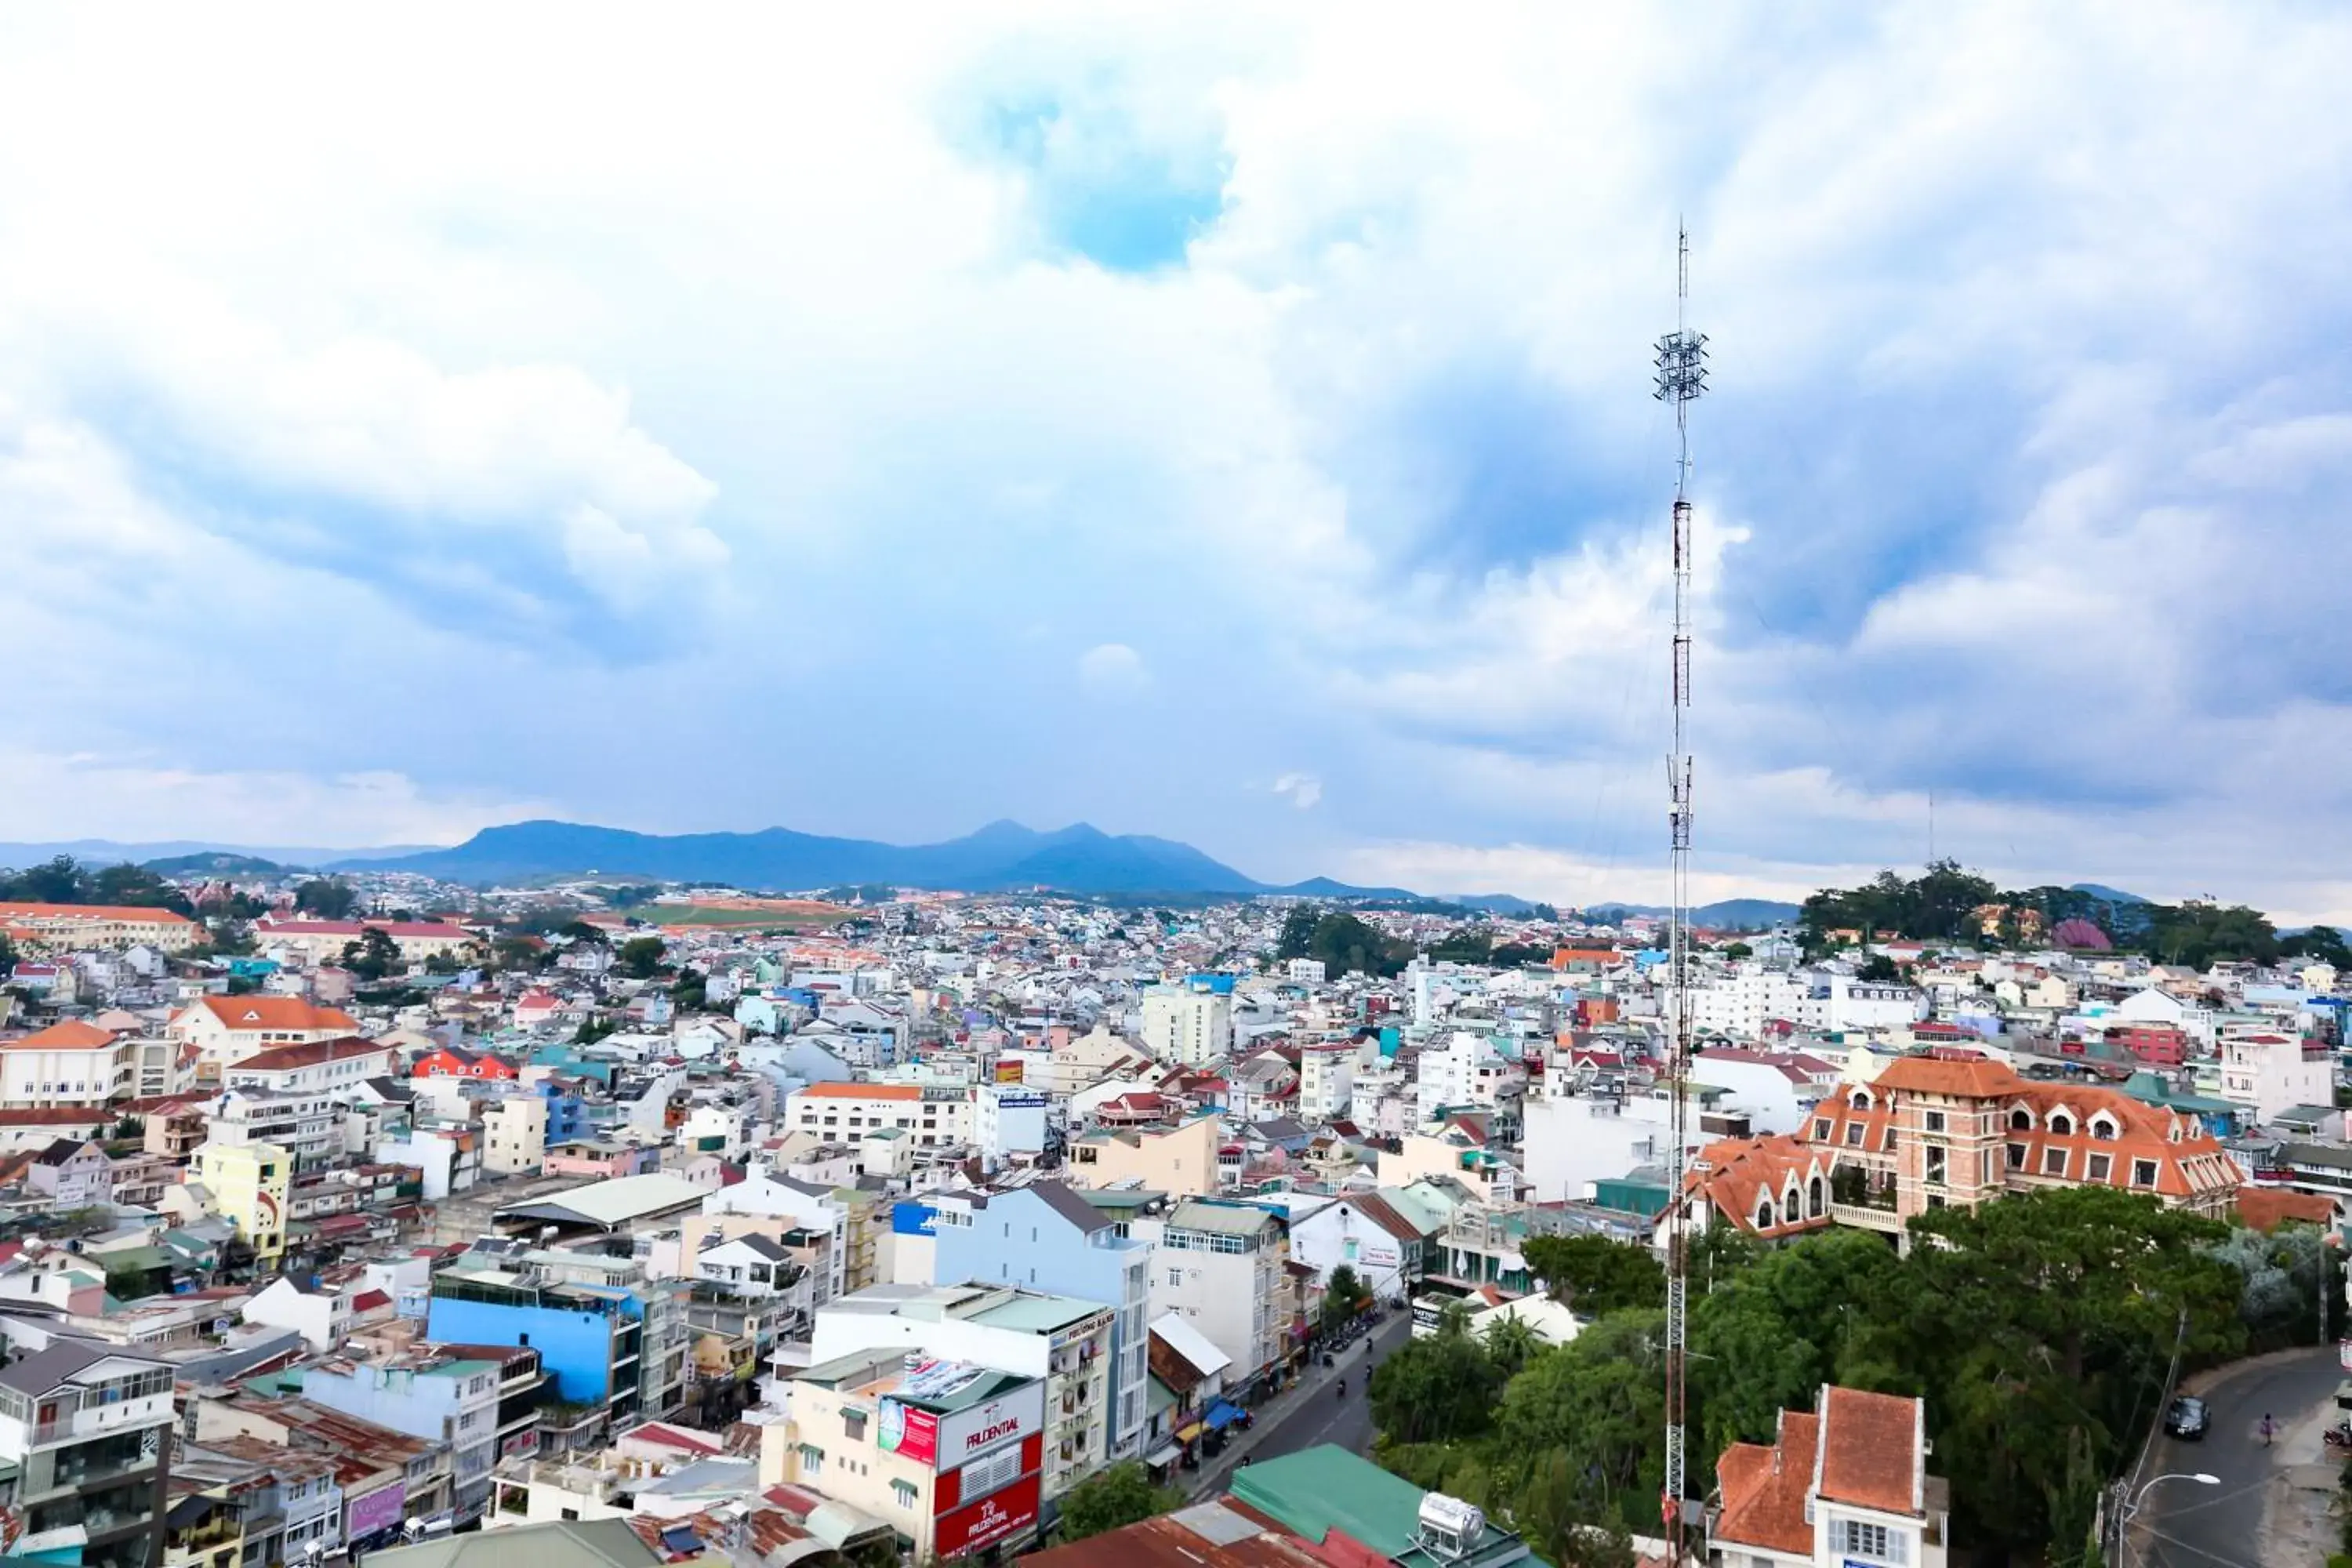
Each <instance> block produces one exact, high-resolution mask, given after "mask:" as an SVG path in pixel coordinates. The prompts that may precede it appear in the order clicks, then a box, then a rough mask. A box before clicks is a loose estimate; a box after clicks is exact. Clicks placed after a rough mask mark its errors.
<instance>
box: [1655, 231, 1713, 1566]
mask: <svg viewBox="0 0 2352 1568" xmlns="http://www.w3.org/2000/svg"><path fill="white" fill-rule="evenodd" d="M1689 309H1690V231H1689V230H1687V229H1684V230H1682V231H1680V232H1679V233H1678V234H1677V235H1676V236H1675V330H1674V331H1671V332H1669V333H1667V334H1666V335H1665V336H1664V337H1663V338H1660V339H1659V340H1658V357H1657V366H1658V376H1657V386H1658V390H1657V396H1658V399H1659V401H1660V402H1662V403H1669V404H1672V405H1674V410H1675V442H1676V453H1675V510H1674V573H1675V625H1674V644H1673V672H1672V676H1671V681H1672V685H1673V691H1674V750H1673V751H1672V752H1668V753H1667V756H1666V822H1667V826H1668V829H1669V831H1670V833H1671V836H1672V837H1671V843H1672V846H1673V847H1672V851H1671V862H1672V871H1671V880H1672V882H1673V884H1674V886H1673V889H1672V894H1671V900H1670V901H1671V903H1672V906H1673V912H1672V913H1671V914H1670V916H1669V917H1668V925H1667V928H1666V974H1667V980H1668V991H1667V997H1668V1001H1667V1007H1666V1040H1665V1049H1666V1063H1665V1068H1666V1071H1665V1078H1666V1079H1667V1089H1668V1093H1669V1094H1670V1096H1671V1098H1672V1104H1673V1112H1672V1118H1673V1121H1672V1128H1671V1130H1670V1132H1669V1134H1668V1137H1669V1142H1668V1144H1667V1154H1666V1193H1667V1201H1666V1484H1665V1495H1664V1499H1663V1500H1662V1501H1663V1505H1664V1515H1665V1518H1664V1524H1665V1531H1666V1548H1667V1556H1666V1561H1667V1563H1669V1564H1670V1565H1671V1568H1681V1565H1682V1563H1684V1562H1685V1559H1686V1558H1687V1557H1688V1556H1689V1554H1690V1548H1691V1545H1692V1532H1691V1531H1690V1530H1689V1529H1688V1528H1687V1527H1686V1526H1685V1523H1684V1521H1683V1513H1684V1508H1683V1500H1684V1499H1685V1497H1687V1496H1688V1495H1689V1489H1688V1487H1687V1486H1686V1485H1685V1469H1686V1467H1687V1463H1688V1450H1687V1446H1686V1443H1685V1432H1686V1429H1687V1426H1688V1422H1687V1421H1686V1419H1685V1416H1686V1415H1687V1414H1688V1409H1689V1399H1688V1391H1687V1389H1686V1387H1685V1378H1684V1366H1685V1360H1686V1342H1685V1341H1686V1335H1687V1332H1688V1329H1689V1318H1688V1300H1687V1297H1688V1287H1689V1283H1690V1247H1689V1243H1688V1237H1687V1236H1686V1235H1685V1226H1686V1220H1685V1204H1684V1196H1683V1183H1684V1180H1685V1174H1686V1173H1687V1170H1688V1167H1689V1162H1690V1153H1689V1137H1688V1134H1689V1121H1690V1109H1689V1107H1690V1100H1689V1097H1688V1095H1687V1094H1686V1092H1685V1090H1686V1088H1687V1086H1688V1083H1689V1079H1690V1056H1691V1027H1690V908H1691V904H1690V851H1691V759H1690V751H1689V743H1690V742H1689V736H1688V733H1687V730H1688V724H1689V718H1690V700H1691V679H1690V658H1691V628H1690V586H1691V548H1692V546H1691V502H1690V468H1691V462H1690V405H1692V404H1693V403H1695V402H1696V401H1697V400H1698V396H1699V395H1700V394H1701V393H1703V392H1705V391H1706V334H1705V333H1703V332H1694V331H1691V330H1690V326H1689V323H1688V321H1687V320H1686V317H1687V316H1688V314H1689Z"/></svg>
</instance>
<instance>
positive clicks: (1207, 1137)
mask: <svg viewBox="0 0 2352 1568" xmlns="http://www.w3.org/2000/svg"><path fill="white" fill-rule="evenodd" d="M1223 1130H1224V1124H1223V1121H1220V1120H1219V1119H1218V1118H1217V1117H1216V1116H1215V1115H1213V1114H1211V1113H1203V1114H1202V1115H1199V1116H1195V1117H1193V1118H1192V1120H1191V1121H1185V1122H1182V1123H1181V1124H1179V1125H1177V1126H1174V1127H1169V1128H1140V1127H1137V1128H1127V1129H1123V1130H1120V1131H1108V1130H1106V1129H1099V1128H1098V1129H1097V1130H1095V1131H1090V1132H1087V1133H1086V1134H1084V1135H1083V1136H1081V1137H1080V1138H1078V1139H1077V1141H1076V1142H1074V1143H1073V1144H1072V1145H1071V1146H1070V1162H1069V1166H1068V1174H1069V1178H1070V1180H1071V1181H1072V1182H1074V1183H1076V1184H1077V1185H1079V1186H1082V1187H1114V1186H1118V1185H1121V1184H1134V1185H1137V1186H1140V1187H1145V1188H1148V1189H1150V1191H1152V1192H1156V1193H1172V1194H1201V1193H1213V1192H1215V1191H1216V1190H1217V1149H1218V1145H1219V1144H1220V1143H1221V1142H1223V1137H1222V1134H1223Z"/></svg>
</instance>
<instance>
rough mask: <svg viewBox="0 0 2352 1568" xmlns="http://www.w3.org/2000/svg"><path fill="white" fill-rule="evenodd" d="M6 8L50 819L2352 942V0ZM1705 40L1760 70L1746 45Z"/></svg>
mask: <svg viewBox="0 0 2352 1568" xmlns="http://www.w3.org/2000/svg"><path fill="white" fill-rule="evenodd" d="M1625 9H1626V8H1622V7H1618V8H1604V7H1583V6H1574V7H1571V6H1559V5H1538V6H1533V7H1530V8H1528V9H1525V10H1519V9H1513V8H1504V7H1489V6H1472V7H1469V8H1466V9H1464V8H1454V9H1452V10H1449V11H1448V12H1446V14H1445V15H1444V18H1443V19H1442V21H1441V20H1439V19H1438V18H1437V16H1436V14H1435V13H1432V12H1428V11H1426V10H1425V9H1424V10H1420V11H1414V12H1401V13H1398V14H1397V15H1396V16H1391V17H1389V18H1387V19H1386V20H1381V18H1379V17H1378V16H1376V15H1373V14H1367V13H1364V12H1362V11H1361V10H1360V9H1358V8H1355V7H1337V6H1330V7H1320V8H1317V9H1315V10H1311V11H1285V10H1283V9H1280V8H1272V7H1267V6H1265V5H1246V6H1240V7H1236V8H1234V9H1230V10H1221V9H1218V8H1215V7H1210V6H1203V5H1191V4H1187V5H1171V6H1167V7H1164V8H1150V7H1144V8H1121V9H1119V10H1118V12H1117V13H1116V14H1115V15H1113V14H1110V13H1108V12H1107V10H1106V8H1104V7H1100V6H1080V7H1072V8H1055V7H1034V8H1030V7H1024V8H1020V9H1015V10H1009V11H1002V12H992V11H990V10H988V9H987V8H985V7H972V6H966V5H946V6H940V7H939V8H936V9H932V10H929V11H921V10H908V9H904V8H895V7H894V8H888V10H887V13H885V14H880V15H879V16H878V19H877V22H876V23H875V24H874V25H872V26H867V25H866V24H865V23H862V22H858V21H855V20H852V19H850V16H849V14H850V13H852V12H856V11H858V10H859V8H856V7H777V6H762V7H757V8H754V9H751V10H749V11H746V12H743V13H740V14H734V15H730V14H728V13H725V12H723V11H720V10H719V9H716V8H694V9H692V10H691V11H689V12H688V14H687V15H686V16H683V17H681V16H678V15H677V14H675V13H676V10H677V8H667V9H666V10H661V11H656V10H647V9H645V8H642V7H638V8H629V9H625V10H619V11H614V12H610V13H601V14H600V13H597V12H594V11H592V10H584V9H583V8H581V7H578V6H571V5H566V6H562V7H557V8H551V9H548V10H545V11H542V12H539V13H536V14H533V13H530V12H529V11H526V10H523V9H520V8H517V7H499V8H494V9H493V10H491V11H488V12H484V11H482V10H481V9H479V8H475V7H454V6H453V7H449V8H446V9H440V10H436V9H435V8H433V7H429V6H425V7H404V8H403V9H401V10H400V11H399V12H397V13H396V14H394V13H383V14H382V17H383V25H378V26H369V25H365V24H363V23H362V22H360V21H358V20H356V19H354V14H353V13H351V12H349V11H347V10H338V11H332V12H331V13H330V14H326V15H321V14H320V13H318V12H316V11H314V10H307V9H290V10H288V11H285V12H282V13H278V14H274V15H272V14H264V13H257V12H252V11H242V12H239V13H236V16H237V17H238V20H237V21H236V22H235V23H233V24H230V25H226V26H225V25H223V23H222V21H221V16H222V14H220V13H208V14H202V15H191V14H186V13H177V12H168V11H161V10H159V11H156V12H153V13H151V14H149V15H148V16H146V17H145V19H144V22H143V24H142V26H141V27H139V28H138V29H136V30H128V29H124V28H121V27H119V26H113V27H108V26H102V24H103V22H104V20H105V19H104V18H100V17H92V16H85V15H84V14H83V13H81V12H80V11H79V10H78V9H75V8H69V7H52V8H48V9H47V10H46V11H40V10H37V11H30V12H19V13H16V14H15V15H13V16H11V18H9V20H8V21H7V22H6V23H5V24H0V643H5V647H6V650H7V656H8V668H9V669H10V672H11V674H12V676H13V677H14V679H13V680H12V682H11V685H12V691H11V696H12V698H13V700H12V702H11V704H10V710H11V713H10V721H9V722H8V723H6V724H5V726H0V840H20V841H21V840H27V839H43V838H67V837H113V838H118V839H155V838H167V837H168V838H194V837H202V838H213V839H220V840H226V841H233V842H245V843H264V844H289V843H309V844H322V845H350V846H362V845H373V844H385V843H419V842H434V841H442V842H446V841H451V840H454V839H456V838H458V837H463V836H464V835H465V834H467V833H468V832H470V831H472V830H473V829H475V828H477V827H478V826H484V825H486V824H489V823H494V822H499V821H505V820H511V819H514V818H515V817H517V816H522V815H526V814H528V815H555V816H568V817H572V818H575V819H579V820H588V821H595V822H602V823H609V824H614V825H617V826H632V827H639V828H645V829H649V830H657V831H667V830H683V829H706V828H720V827H741V828H751V827H758V826H767V825H771V824H784V825H787V826H795V827H800V828H803V829H807V830H812V831H821V832H835V833H849V834H858V835H867V836H873V837H886V838H891V839H897V840H901V841H912V840H918V839H926V838H934V837H947V836H951V835H954V834H957V833H961V832H963V831H967V830H969V829H971V828H972V827H974V826H978V825H979V824H981V823H982V822H984V821H987V820H989V819H991V818H994V817H999V816H1012V817H1015V818H1018V819H1020V820H1023V821H1025V822H1028V823H1031V824H1033V825H1034V826H1059V825H1061V824H1063V823H1066V822H1068V821H1072V820H1076V819H1080V818H1084V819H1087V820H1090V821H1092V822H1095V823H1096V824H1097V825H1099V826H1104V827H1106V828H1108V829H1112V830H1115V831H1141V832H1152V833H1159V834H1163V835H1167V836H1170V837H1181V838H1185V839H1189V840H1191V841H1192V842H1194V843H1196V844H1198V845H1200V846H1201V847H1203V848H1205V849H1207V850H1209V851H1211V852H1212V853H1213V854H1216V855H1219V856H1221V857H1223V858H1226V859H1228V860H1230V861H1232V862H1233V863H1234V864H1236V865H1239V866H1241V867H1242V868H1244V869H1246V870H1248V871H1251V872H1253V873H1255V874H1257V875H1261V876H1265V877H1268V878H1290V877H1297V876H1305V875H1309V874H1313V873H1318V872H1322V873H1329V874H1333V875H1339V876H1344V877H1349V878H1353V879H1382V880H1400V881H1403V882H1406V883H1408V884H1411V885H1414V886H1419V887H1423V888H1430V889H1444V890H1454V891H1463V890H1485V889H1510V890H1515V891H1518V892H1522V893H1528V894H1536V895H1544V896H1550V897H1555V898H1559V899H1564V900H1572V901H1578V902H1583V901H1590V900H1598V899H1601V898H1604V897H1632V898H1641V897H1652V896H1655V894H1656V893H1657V891H1658V889H1659V884H1660V882H1661V880H1662V877H1661V867H1662V861H1663V855H1662V852H1661V847H1660V846H1661V843H1662V840H1663V832H1664V805H1663V792H1664V778H1663V763H1662V754H1663V752H1664V746H1665V737H1664V652H1663V648H1664V631H1665V628H1664V616H1665V601H1664V595H1663V589H1664V516H1665V505H1666V500H1667V498H1668V496H1669V494H1670V492H1671V486H1672V468H1673V439H1672V437H1673V426H1672V423H1671V421H1670V419H1668V418H1667V417H1666V416H1665V415H1664V412H1663V410H1661V409H1660V407H1659V406H1658V405H1655V404H1654V403H1653V402H1652V401H1651V400H1650V398H1649V395H1648V375H1649V355H1650V352H1651V340H1652V339H1653V338H1654V336H1655V335H1656V334H1657V333H1658V332H1660V331H1664V330H1665V329H1666V328H1668V327H1669V326H1671V325H1672V322H1673V314H1674V300H1673V253H1674V237H1675V226H1676V222H1677V217H1678V216H1684V217H1686V219H1687V221H1688V223H1689V225H1690V227H1691V230H1692V234H1693V245H1694V281H1695V295H1696V297H1695V300H1694V310H1693V321H1694V324H1695V325H1696V326H1697V327H1699V328H1701V329H1703V330H1705V331H1707V332H1708V333H1710V334H1711V336H1712V340H1713V346H1714V351H1715V366H1716V386H1717V391H1716V393H1715V394H1714V395H1711V396H1710V397H1709V398H1708V399H1707V400H1706V402H1705V403H1703V404H1701V405H1699V407H1698V409H1697V411H1696V435H1697V457H1698V465H1699V466H1698V469H1697V495H1698V498H1699V501H1700V520H1701V537H1702V555H1703V560H1702V571H1701V582H1700V589H1701V592H1700V599H1699V609H1700V615H1701V621H1702V634H1703V635H1702V638H1701V646H1700V649H1699V658H1698V669H1697V695H1698V701H1699V709H1698V713H1697V720H1696V746H1697V751H1698V752H1699V758H1700V761H1699V773H1698V791H1699V805H1700V817H1699V833H1698V838H1699V844H1700V853H1699V867H1700V870H1701V877H1700V886H1701V888H1702V889H1703V890H1704V891H1705V892H1706V893H1707V894H1709V895H1710V896H1713V895H1717V894H1727V893H1732V892H1776V893H1786V892H1790V891H1801V890H1803V889H1807V888H1810V887H1811V886H1815V885H1817V884H1819V883H1820V882H1821V881H1822V880H1823V879H1832V878H1843V877H1849V876H1853V875H1859V874H1863V873H1865V872H1867V871H1869V870H1872V869H1874V868H1877V867H1879V866H1882V865H1916V863H1918V862H1919V861H1920V860H1921V859H1923V858H1925V856H1926V854H1927V847H1928V832H1929V828H1928V823H1929V805H1928V803H1929V799H1930V796H1931V795H1932V797H1933V801H1934V824H1935V826H1934V833H1935V845H1936V847H1937V849H1938V850H1939V851H1947V852H1949V853H1951V854H1954V855H1957V856H1959V857H1961V858H1964V859H1966V860H1968V861H1969V862H1971V863H1973V864H1977V865H1979V866H1982V867H1984V868H1986V869H1988V870H1989V871H1990V872H1992V873H1994V874H1996V875H1998V876H2000V877H2002V878H2004V879H2020V880H2022V879H2036V880H2039V879H2061V880H2077V879H2087V880H2098V881H2104V882H2109V883H2115V884H2118V885H2121V886H2126V887H2130V888H2134V889H2139V890H2142V891H2145V892H2147V893H2150V894H2154V895H2158V896H2166V897H2178V896H2184V895H2193V894H2201V893H2212V894H2218V895H2221V896H2224V897H2229V898H2243V899H2248V900H2255V901H2258V902H2261V903H2263V904H2265V905H2266V906H2268V907H2270V908H2272V909H2273V910H2277V911H2279V912H2280V913H2281V914H2282V915H2283V916H2288V917H2310V916H2317V915H2323V914H2325V915H2332V916H2335V917H2338V918H2347V917H2352V862H2347V853H2352V827H2347V821H2352V818H2347V812H2346V810H2345V806H2346V805H2347V795H2352V784H2347V780H2346V778H2345V773H2346V766H2345V764H2346V762H2347V759H2352V680H2347V655H2352V630H2347V623H2352V616H2347V610H2346V608H2345V606H2344V605H2343V603H2342V602H2341V601H2342V600H2343V597H2344V595H2345V593H2346V589H2347V583H2352V571H2347V567H2352V542H2347V531H2346V529H2345V527H2344V522H2345V514H2346V510H2347V505H2346V501H2345V499H2344V497H2345V489H2346V485H2345V481H2346V480H2347V478H2352V283H2347V279H2352V269H2347V262H2346V257H2347V254H2352V245H2347V239H2352V234H2348V233H2347V230H2352V119H2347V117H2345V116H2344V115H2342V114H2340V113H2338V112H2336V110H2335V109H2334V108H2333V105H2334V104H2335V103H2336V100H2337V97H2338V95H2339V94H2340V91H2341V89H2342V82H2343V80H2344V79H2345V77H2346V75H2347V69H2352V16H2347V14H2346V13H2344V12H2343V11H2342V10H2341V9H2340V8H2338V7H2335V6H2330V5H2259V4H2252V3H2249V4H2240V5H2230V6H2212V5H2184V6H2174V5H2166V4H2152V3H2150V0H2130V3H2128V4H2115V5H2078V6H2068V7H2062V8H2053V7H2048V6H2041V5H2018V6H2011V7H2002V6H1993V5H1981V6H1969V7H1948V6H1941V5H1916V6H1908V7H1863V8H1857V7H1853V6H1849V5H1824V6H1819V7H1805V6H1790V5H1784V4H1774V5H1759V6H1756V7H1754V8H1751V9H1746V10H1741V9H1738V8H1735V7H1726V6H1714V5H1709V6H1706V7H1703V8H1700V7H1675V8H1668V7H1663V6H1661V7H1654V8H1651V9H1650V10H1649V11H1648V12H1647V13H1646V19H1643V18H1636V17H1628V16H1623V15H1618V14H1614V13H1622V12H1623V11H1624V10H1625ZM1702 18H1703V19H1704V21H1705V23H1706V30H1704V31H1699V30H1695V26H1694V24H1696V22H1698V21H1699V20H1701V19H1702Z"/></svg>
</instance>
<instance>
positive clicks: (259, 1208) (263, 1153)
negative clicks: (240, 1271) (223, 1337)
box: [188, 1143, 294, 1270]
mask: <svg viewBox="0 0 2352 1568" xmlns="http://www.w3.org/2000/svg"><path fill="white" fill-rule="evenodd" d="M293 1179H294V1156H293V1154H292V1152H289V1151H288V1150H286V1149H282V1148H280V1147H278V1145H277V1144H275V1143H245V1144H228V1143H206V1144H204V1145H202V1146H200V1147H199V1148H198V1149H197V1150H196V1152H195V1154H194V1156H193V1157H192V1158H191V1159H190V1160H189V1162H188V1180H189V1181H191V1182H200V1183H202V1184H204V1186H205V1189H206V1190H207V1191H208V1192H210V1193H211V1194H212V1195H213V1211H214V1212H215V1214H218V1215H221V1216H222V1217H223V1218H225V1219H226V1220H228V1221H229V1222H230V1223H231V1224H233V1225H235V1226H236V1237H237V1239H238V1240H239V1241H242V1242H244V1243H245V1244H246V1245H247V1247H252V1248H253V1261H254V1267H255V1268H256V1269H257V1270H268V1269H269V1268H275V1267H276V1266H277V1263H278V1258H279V1257H281V1256H282V1255H283V1254H284V1253H285V1251H286V1197H287V1192H288V1189H289V1187H290V1186H291V1185H292V1184H293Z"/></svg>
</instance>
